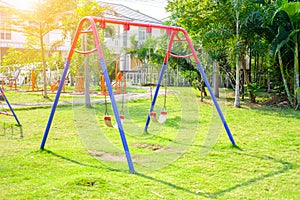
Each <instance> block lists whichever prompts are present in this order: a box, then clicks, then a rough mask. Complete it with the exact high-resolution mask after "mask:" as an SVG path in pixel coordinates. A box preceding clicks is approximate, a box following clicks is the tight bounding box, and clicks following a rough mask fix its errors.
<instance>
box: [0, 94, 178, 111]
mask: <svg viewBox="0 0 300 200" xmlns="http://www.w3.org/2000/svg"><path fill="white" fill-rule="evenodd" d="M167 93H168V94H175V93H176V92H175V91H167ZM164 94H165V91H164V90H161V91H160V92H159V94H158V95H159V96H162V95H164ZM74 97H82V98H81V99H80V100H84V95H75V96H74ZM122 98H123V95H122V94H118V95H115V100H116V101H122ZM143 98H151V97H150V93H149V92H146V93H127V94H124V101H130V100H135V99H143ZM107 101H108V102H110V99H109V97H107ZM104 102H105V100H104V99H97V100H92V101H91V103H92V104H95V103H104ZM73 104H83V102H80V101H75V102H74V101H73V102H60V101H58V105H73ZM52 105H53V102H43V103H14V104H11V106H12V107H13V108H21V107H45V106H49V107H50V106H52ZM3 107H4V108H8V106H7V105H3Z"/></svg>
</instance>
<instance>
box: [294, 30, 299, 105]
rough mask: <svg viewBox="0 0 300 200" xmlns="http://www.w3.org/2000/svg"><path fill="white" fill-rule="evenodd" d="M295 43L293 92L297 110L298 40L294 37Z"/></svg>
mask: <svg viewBox="0 0 300 200" xmlns="http://www.w3.org/2000/svg"><path fill="white" fill-rule="evenodd" d="M295 38H296V42H295V53H294V78H295V84H294V92H295V97H296V98H295V109H296V110H297V109H298V108H299V103H300V91H298V90H299V87H300V85H299V55H298V53H299V52H298V39H297V35H296V37H295Z"/></svg>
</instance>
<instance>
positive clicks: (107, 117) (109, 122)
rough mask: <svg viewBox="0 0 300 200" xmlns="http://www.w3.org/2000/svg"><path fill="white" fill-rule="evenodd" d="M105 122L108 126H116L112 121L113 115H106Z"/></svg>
mask: <svg viewBox="0 0 300 200" xmlns="http://www.w3.org/2000/svg"><path fill="white" fill-rule="evenodd" d="M104 122H105V125H106V126H107V127H114V126H113V125H112V123H111V117H110V116H108V115H105V116H104Z"/></svg>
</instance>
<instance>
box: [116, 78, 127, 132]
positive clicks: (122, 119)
mask: <svg viewBox="0 0 300 200" xmlns="http://www.w3.org/2000/svg"><path fill="white" fill-rule="evenodd" d="M124 88H125V83H124V84H123V87H122V107H121V111H120V121H121V124H123V122H124V119H125V116H124V95H125V89H124ZM114 128H118V123H116V124H115V125H114Z"/></svg>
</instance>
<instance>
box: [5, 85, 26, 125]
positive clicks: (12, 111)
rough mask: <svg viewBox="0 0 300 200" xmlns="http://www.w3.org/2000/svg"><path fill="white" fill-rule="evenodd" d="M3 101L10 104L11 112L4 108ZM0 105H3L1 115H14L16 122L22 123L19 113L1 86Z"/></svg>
mask: <svg viewBox="0 0 300 200" xmlns="http://www.w3.org/2000/svg"><path fill="white" fill-rule="evenodd" d="M2 101H5V102H6V104H7V105H8V107H9V109H10V111H11V113H9V112H8V111H6V110H5V109H4V105H3V103H2ZM0 105H1V110H0V115H6V116H10V117H14V118H15V120H16V122H17V123H18V125H19V126H21V123H20V121H19V119H18V117H17V115H16V114H15V112H14V110H13V108H12V107H11V105H10V103H9V101H8V99H7V98H6V96H5V94H4V91H3V90H2V88H1V87H0Z"/></svg>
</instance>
